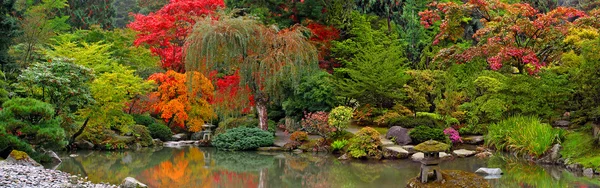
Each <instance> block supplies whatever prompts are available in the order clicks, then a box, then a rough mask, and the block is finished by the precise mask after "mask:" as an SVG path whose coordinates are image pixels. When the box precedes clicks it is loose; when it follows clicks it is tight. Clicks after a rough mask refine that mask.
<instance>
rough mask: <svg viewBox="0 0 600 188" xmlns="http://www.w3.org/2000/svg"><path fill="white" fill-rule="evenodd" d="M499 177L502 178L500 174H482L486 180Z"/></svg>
mask: <svg viewBox="0 0 600 188" xmlns="http://www.w3.org/2000/svg"><path fill="white" fill-rule="evenodd" d="M500 178H502V175H498V174H494V175H486V176H483V179H486V180H494V179H500Z"/></svg>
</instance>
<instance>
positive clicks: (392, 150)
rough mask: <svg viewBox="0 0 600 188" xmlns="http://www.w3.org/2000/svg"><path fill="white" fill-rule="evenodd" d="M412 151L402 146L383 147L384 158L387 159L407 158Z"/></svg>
mask: <svg viewBox="0 0 600 188" xmlns="http://www.w3.org/2000/svg"><path fill="white" fill-rule="evenodd" d="M409 155H410V153H409V152H408V151H406V150H405V149H404V148H402V146H386V147H383V158H386V159H406V158H408V156H409Z"/></svg>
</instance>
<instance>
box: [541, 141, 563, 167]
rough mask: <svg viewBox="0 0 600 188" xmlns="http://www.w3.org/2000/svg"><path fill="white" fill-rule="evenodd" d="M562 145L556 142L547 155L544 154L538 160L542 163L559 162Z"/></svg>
mask: <svg viewBox="0 0 600 188" xmlns="http://www.w3.org/2000/svg"><path fill="white" fill-rule="evenodd" d="M561 148H562V146H561V145H560V144H554V146H552V148H550V150H549V151H548V153H546V155H544V156H542V157H541V158H540V159H539V160H538V162H539V163H542V164H558V160H559V159H560V156H561V155H560V149H561Z"/></svg>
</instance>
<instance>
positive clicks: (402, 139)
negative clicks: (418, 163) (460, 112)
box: [385, 126, 412, 145]
mask: <svg viewBox="0 0 600 188" xmlns="http://www.w3.org/2000/svg"><path fill="white" fill-rule="evenodd" d="M385 138H387V139H395V141H396V144H398V145H407V144H410V143H411V142H412V140H411V139H410V136H409V135H408V129H405V128H403V127H400V126H393V127H391V128H390V130H388V132H387V134H385Z"/></svg>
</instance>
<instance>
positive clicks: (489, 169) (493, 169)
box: [475, 168, 503, 175]
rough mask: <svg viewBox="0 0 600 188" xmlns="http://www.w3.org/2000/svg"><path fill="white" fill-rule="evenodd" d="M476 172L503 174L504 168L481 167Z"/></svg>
mask: <svg viewBox="0 0 600 188" xmlns="http://www.w3.org/2000/svg"><path fill="white" fill-rule="evenodd" d="M475 173H480V174H486V175H502V174H503V173H502V169H499V168H479V169H477V171H475Z"/></svg>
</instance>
